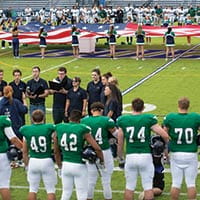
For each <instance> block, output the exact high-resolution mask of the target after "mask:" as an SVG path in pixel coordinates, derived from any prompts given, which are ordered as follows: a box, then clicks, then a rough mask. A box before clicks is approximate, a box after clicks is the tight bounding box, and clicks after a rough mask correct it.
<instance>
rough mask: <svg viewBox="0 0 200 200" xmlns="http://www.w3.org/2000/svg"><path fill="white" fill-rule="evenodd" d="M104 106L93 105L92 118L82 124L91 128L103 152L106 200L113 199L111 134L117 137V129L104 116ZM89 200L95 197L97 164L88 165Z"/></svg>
mask: <svg viewBox="0 0 200 200" xmlns="http://www.w3.org/2000/svg"><path fill="white" fill-rule="evenodd" d="M103 109H104V105H103V104H102V103H100V102H96V103H93V104H92V105H91V113H92V116H89V117H85V118H83V119H82V120H81V123H83V124H86V125H88V126H89V127H90V128H91V132H92V136H93V137H94V138H95V140H96V142H97V143H98V144H99V146H100V147H101V149H102V150H103V156H104V163H105V170H101V171H100V173H101V180H102V186H103V194H104V199H106V200H111V199H112V190H111V185H110V183H111V175H112V173H113V167H114V162H113V156H112V152H111V150H110V144H109V134H111V133H112V134H114V135H115V136H116V135H117V129H116V127H115V122H114V120H113V119H111V118H110V117H107V116H102V114H103ZM87 168H88V196H87V199H88V200H92V199H93V196H94V188H95V185H96V181H97V178H98V171H97V168H96V166H95V164H90V163H88V165H87Z"/></svg>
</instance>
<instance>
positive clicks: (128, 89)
mask: <svg viewBox="0 0 200 200" xmlns="http://www.w3.org/2000/svg"><path fill="white" fill-rule="evenodd" d="M199 46H200V44H197V45H196V46H194V47H192V48H190V49H188V50H186V51H184V52H183V53H182V54H180V55H179V56H177V57H176V58H175V59H173V60H171V61H169V62H168V63H166V64H164V65H162V66H161V67H160V68H158V69H156V70H155V71H153V72H151V73H150V74H149V75H147V76H145V77H144V78H142V79H140V80H139V81H137V82H136V83H134V84H133V85H132V86H130V87H129V88H127V89H126V90H124V91H123V92H122V96H124V95H126V94H127V93H129V92H130V91H132V90H133V89H134V88H136V87H138V86H139V85H141V84H143V83H144V82H145V81H147V80H148V79H150V78H152V77H154V76H155V75H156V74H158V73H159V72H161V71H162V70H164V69H165V68H167V67H168V66H169V65H171V64H172V63H173V62H175V61H177V60H178V59H179V58H181V57H182V56H183V55H184V54H185V53H187V52H189V51H191V50H193V49H195V48H197V47H199Z"/></svg>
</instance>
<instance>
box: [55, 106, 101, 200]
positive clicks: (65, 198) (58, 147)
mask: <svg viewBox="0 0 200 200" xmlns="http://www.w3.org/2000/svg"><path fill="white" fill-rule="evenodd" d="M81 117H82V113H81V112H80V111H79V110H72V111H71V112H70V115H69V120H70V122H69V123H62V124H58V125H56V136H55V137H54V143H55V149H54V151H55V160H56V163H57V165H58V167H59V168H62V169H61V178H62V189H63V190H62V197H61V200H69V199H70V197H71V194H72V191H73V185H74V184H75V187H76V196H77V199H78V200H86V199H87V191H88V189H87V188H88V187H87V186H88V183H87V182H88V181H87V167H86V165H85V163H84V162H83V160H82V152H83V147H84V143H85V140H86V141H87V142H88V143H89V144H91V146H92V147H93V148H94V150H95V152H96V153H97V156H98V157H99V159H100V163H101V164H102V165H103V161H104V159H103V153H102V151H101V148H100V147H99V145H98V144H97V143H96V141H95V140H94V139H93V137H92V136H91V134H90V132H91V129H90V128H89V127H87V126H86V125H84V124H80V119H81ZM61 151H62V156H63V161H62V163H61V154H60V152H61Z"/></svg>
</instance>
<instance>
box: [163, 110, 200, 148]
mask: <svg viewBox="0 0 200 200" xmlns="http://www.w3.org/2000/svg"><path fill="white" fill-rule="evenodd" d="M164 125H165V126H166V127H167V128H168V129H169V136H170V143H169V148H170V151H171V152H197V144H196V138H197V133H198V129H199V127H200V115H199V114H197V113H185V114H182V113H170V114H168V115H167V116H166V117H165V119H164Z"/></svg>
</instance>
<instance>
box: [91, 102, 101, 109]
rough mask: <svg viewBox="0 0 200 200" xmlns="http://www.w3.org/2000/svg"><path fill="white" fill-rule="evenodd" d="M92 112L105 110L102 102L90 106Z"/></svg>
mask: <svg viewBox="0 0 200 200" xmlns="http://www.w3.org/2000/svg"><path fill="white" fill-rule="evenodd" d="M90 110H93V111H101V110H104V105H103V104H102V103H101V102H94V103H93V104H92V105H91V106H90Z"/></svg>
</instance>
